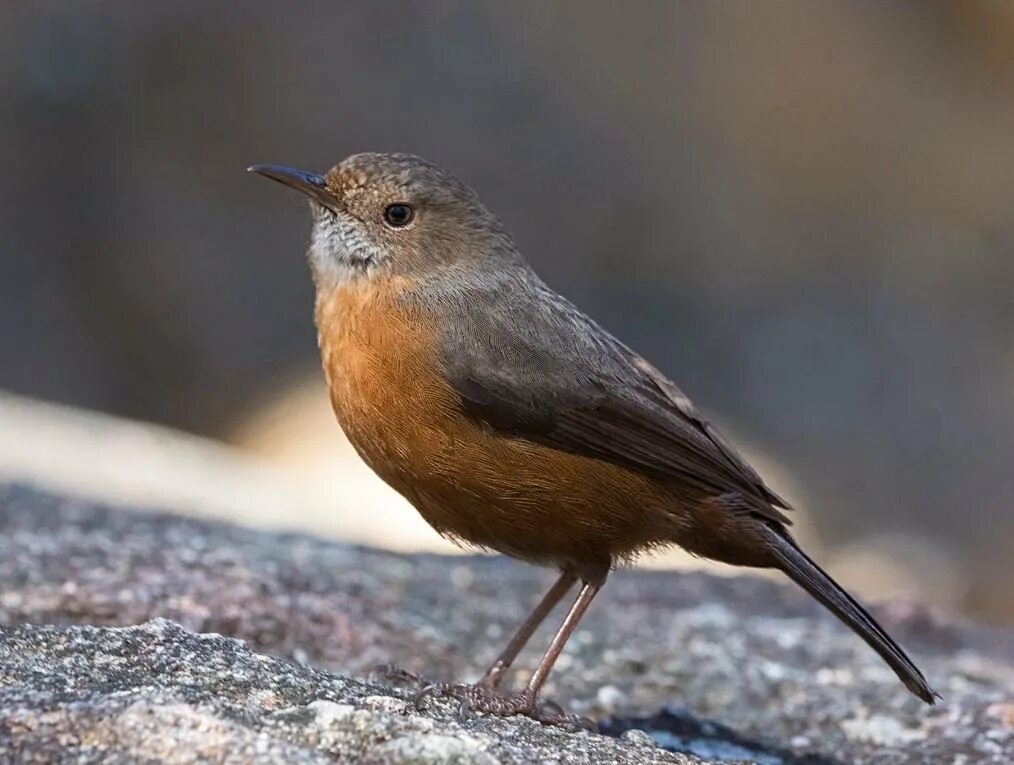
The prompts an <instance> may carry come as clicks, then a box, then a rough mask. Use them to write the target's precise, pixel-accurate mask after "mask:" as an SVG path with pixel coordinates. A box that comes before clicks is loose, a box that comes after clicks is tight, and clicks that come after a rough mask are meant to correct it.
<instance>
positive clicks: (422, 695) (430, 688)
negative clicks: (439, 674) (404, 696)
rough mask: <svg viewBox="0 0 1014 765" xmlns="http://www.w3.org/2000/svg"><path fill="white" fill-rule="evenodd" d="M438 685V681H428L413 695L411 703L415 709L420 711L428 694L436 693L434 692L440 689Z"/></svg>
mask: <svg viewBox="0 0 1014 765" xmlns="http://www.w3.org/2000/svg"><path fill="white" fill-rule="evenodd" d="M440 685H441V684H440V683H430V684H429V685H426V686H423V689H422V690H421V691H419V693H417V694H416V695H415V698H414V699H412V704H413V705H414V706H415V708H416V711H419V712H421V711H422V708H423V704H424V703H425V702H426V699H428V698H429V697H430V696H434V695H436V693H437V692H438V691H440V690H441V688H440Z"/></svg>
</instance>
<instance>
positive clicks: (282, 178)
mask: <svg viewBox="0 0 1014 765" xmlns="http://www.w3.org/2000/svg"><path fill="white" fill-rule="evenodd" d="M246 171H247V172H248V173H257V174H258V175H263V176H264V177H265V178H270V179H271V180H273V181H278V182H279V183H284V184H285V185H286V186H290V187H291V188H294V189H295V190H296V191H301V192H303V193H304V194H306V195H307V196H308V197H310V199H312V200H314V201H315V202H318V203H320V204H322V205H324V207H327V208H328V209H331V210H333V209H335V206H336V205H337V204H338V200H337V199H335V196H334V194H332V193H331V190H330V189H329V188H328V187H327V183H326V182H325V181H324V178H323V176H320V175H316V174H314V173H308V172H306V171H304V170H297V169H296V168H294V167H285V166H284V165H250V167H248V168H247V169H246Z"/></svg>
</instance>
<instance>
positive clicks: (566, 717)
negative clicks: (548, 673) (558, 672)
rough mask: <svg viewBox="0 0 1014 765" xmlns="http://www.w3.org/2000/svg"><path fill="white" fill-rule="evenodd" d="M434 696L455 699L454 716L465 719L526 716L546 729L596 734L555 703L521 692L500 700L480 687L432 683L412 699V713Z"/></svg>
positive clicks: (591, 726)
mask: <svg viewBox="0 0 1014 765" xmlns="http://www.w3.org/2000/svg"><path fill="white" fill-rule="evenodd" d="M437 696H449V697H451V698H455V699H458V700H459V701H460V702H461V704H460V706H459V707H458V714H459V715H460V716H461V717H466V716H467V715H468V714H469V712H481V713H483V714H487V715H495V716H497V717H512V716H514V715H526V716H527V717H531V718H532V719H533V720H537V721H539V722H541V723H544V724H546V725H561V726H567V727H574V728H585V729H587V730H597V727H598V726H596V724H595V723H594V722H593V721H592V720H589V719H588V718H587V717H580V716H579V715H570V714H567V713H566V712H564V711H563V708H562V707H561V706H560V705H559V704H556V703H555V702H551V701H547V702H543V703H541V704H540V703H539V702H538V699H537V697H536V696H535V695H534V694H532V693H530V692H529V691H521V692H520V693H516V694H514V695H513V696H503V695H501V694H499V693H497V692H496V691H495V690H494V689H492V688H490V687H489V686H488V685H485V684H483V683H478V684H475V685H469V684H468V683H433V684H431V685H427V686H426V687H425V688H423V689H422V690H421V691H419V693H418V694H417V695H416V697H415V707H416V709H422V707H423V705H424V704H425V703H426V700H427V699H429V698H433V697H437Z"/></svg>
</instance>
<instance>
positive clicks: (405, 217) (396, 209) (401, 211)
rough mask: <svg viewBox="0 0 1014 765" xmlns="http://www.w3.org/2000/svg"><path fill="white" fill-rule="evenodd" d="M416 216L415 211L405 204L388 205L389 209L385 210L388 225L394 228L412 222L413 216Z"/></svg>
mask: <svg viewBox="0 0 1014 765" xmlns="http://www.w3.org/2000/svg"><path fill="white" fill-rule="evenodd" d="M413 217H415V211H414V210H413V209H412V208H411V207H409V206H408V205H404V204H393V205H388V206H387V209H385V210H384V220H385V221H387V225H388V226H393V227H394V228H402V227H403V226H407V225H408V224H409V223H411V222H412V218H413Z"/></svg>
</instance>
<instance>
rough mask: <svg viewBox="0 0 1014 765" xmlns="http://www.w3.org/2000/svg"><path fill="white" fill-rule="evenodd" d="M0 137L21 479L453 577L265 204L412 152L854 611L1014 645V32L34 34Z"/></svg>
mask: <svg viewBox="0 0 1014 765" xmlns="http://www.w3.org/2000/svg"><path fill="white" fill-rule="evenodd" d="M0 103H2V104H3V106H2V108H0V167H2V168H3V172H2V173H0V243H2V244H0V246H2V251H0V389H3V390H5V391H7V392H8V394H18V396H19V397H17V398H15V397H13V396H11V395H7V396H5V397H4V398H3V399H2V400H0V473H3V474H5V475H7V476H8V477H11V478H14V479H23V478H25V477H29V478H31V479H32V480H37V481H40V482H46V481H51V482H55V483H59V482H60V480H62V479H61V476H63V477H64V478H65V479H66V481H67V482H69V483H70V484H73V485H80V486H86V487H87V488H88V490H89V491H92V492H99V493H101V492H106V491H114V490H115V489H116V487H117V486H119V487H120V488H124V490H125V491H127V493H128V494H129V492H130V490H131V488H133V489H138V486H140V487H141V490H139V492H140V493H136V492H135V494H134V495H131V496H140V497H142V498H143V499H144V500H145V501H146V502H149V503H153V504H168V505H172V504H173V502H174V501H176V504H180V505H185V504H187V503H188V502H191V501H193V497H192V496H190V495H189V494H188V492H192V493H195V494H200V495H201V497H203V500H202V501H204V503H205V504H206V505H207V506H208V507H211V508H214V507H219V508H221V507H229V508H231V511H230V513H227V515H229V517H232V518H234V519H238V520H241V521H244V522H250V523H257V524H264V525H282V526H286V527H290V528H301V529H306V530H311V531H314V532H316V533H325V534H329V535H332V536H338V537H344V538H348V539H355V540H360V541H368V542H371V543H374V544H389V545H392V546H396V547H399V548H401V549H444V548H442V547H440V542H439V540H438V539H436V537H435V535H434V534H433V533H432V532H430V531H429V530H428V529H427V528H426V527H425V526H424V524H422V522H421V521H420V520H418V519H417V518H416V517H415V515H414V513H413V512H412V511H411V510H410V509H408V508H406V507H405V506H404V505H403V504H402V503H400V500H399V499H398V498H397V497H394V496H393V495H392V494H391V493H390V492H389V491H387V490H386V489H385V488H384V487H383V486H382V485H379V484H378V482H377V481H376V480H375V479H373V478H372V476H371V475H370V474H368V473H367V472H365V468H362V467H361V466H360V465H359V463H358V462H357V460H356V458H355V456H354V454H353V453H352V452H351V450H350V448H349V447H348V445H347V444H345V443H344V442H343V440H342V438H341V435H340V433H339V431H338V428H337V426H336V425H335V424H334V422H333V419H332V416H331V414H330V412H329V411H328V405H327V401H326V397H325V392H324V387H323V382H322V380H321V379H320V374H319V371H318V361H317V357H316V346H315V337H314V330H313V327H312V324H311V299H312V298H311V284H310V279H309V276H308V272H307V268H306V264H305V262H304V259H303V254H302V253H303V249H304V247H305V242H306V240H307V236H308V215H307V212H306V209H305V205H304V203H303V202H301V201H300V200H299V199H298V198H297V197H296V195H295V194H290V193H286V192H285V191H284V190H283V189H281V188H279V187H277V186H273V185H271V184H269V183H267V182H265V181H264V180H263V179H260V178H255V177H251V176H247V175H246V174H245V173H244V168H245V167H246V166H247V165H248V164H250V163H253V162H274V163H283V164H291V165H295V166H298V167H304V168H307V169H316V170H324V169H326V168H328V167H329V166H330V165H332V164H334V163H335V162H337V161H338V160H339V159H341V158H342V157H343V156H345V155H347V154H350V153H354V152H357V151H364V150H376V151H409V152H414V153H418V154H422V155H424V156H426V157H428V158H430V159H433V160H435V161H437V162H438V163H440V164H442V165H445V166H447V167H448V168H450V169H452V170H453V171H454V172H456V173H457V174H458V175H460V176H461V177H462V178H464V179H465V180H466V182H468V183H469V184H471V185H472V186H474V187H475V188H477V189H478V190H479V192H480V194H481V196H482V197H483V198H484V200H485V201H486V202H487V204H488V205H489V206H490V207H491V208H493V209H494V210H495V211H496V212H497V213H498V214H499V215H500V217H501V218H502V219H503V220H504V221H505V222H506V224H507V225H508V227H509V228H510V229H511V230H512V231H513V232H514V234H515V238H516V240H517V242H518V244H519V245H520V247H521V248H522V251H523V252H525V253H526V255H527V257H528V258H529V259H530V260H531V261H532V262H533V264H534V265H535V267H536V269H537V270H538V271H539V272H540V273H541V274H542V275H543V277H544V278H545V279H546V280H547V281H548V282H549V283H550V284H551V285H552V286H554V287H556V288H557V289H559V290H560V291H562V292H564V293H565V294H566V295H568V296H569V297H571V298H572V299H574V300H575V302H577V303H578V305H580V306H581V307H583V308H584V309H585V310H587V311H588V312H590V313H591V314H593V315H594V316H595V317H597V318H598V319H599V320H600V321H601V323H602V324H604V325H605V326H606V327H608V328H609V329H611V330H612V331H614V332H615V333H616V334H618V335H619V336H620V337H621V338H622V339H623V340H624V341H626V342H627V343H628V344H630V345H633V346H635V347H636V348H637V349H639V350H640V351H641V352H642V353H643V354H644V355H645V356H647V357H648V358H650V359H651V360H653V361H654V362H655V363H656V364H657V365H658V366H659V367H660V368H661V369H662V370H663V371H665V372H666V373H668V374H670V375H671V376H672V377H674V379H675V380H676V381H677V382H678V383H679V384H680V385H681V386H682V387H683V388H684V390H686V391H687V392H688V393H689V394H690V395H691V396H692V397H694V398H695V400H696V401H697V402H698V403H699V404H700V405H701V406H702V408H703V409H705V410H706V411H707V412H709V413H710V415H711V416H712V417H713V418H714V419H715V420H716V421H718V422H719V423H720V424H721V425H723V426H724V428H725V429H726V430H727V431H729V432H730V434H731V435H732V436H733V437H734V438H735V439H736V440H737V442H738V443H740V444H742V445H743V446H744V447H745V449H746V451H747V452H748V453H749V454H750V456H751V458H753V459H755V460H756V461H757V462H758V464H759V465H760V467H761V468H762V472H763V473H765V475H767V476H768V477H769V478H770V479H771V482H772V483H773V484H774V485H775V486H777V487H778V488H779V489H781V490H783V492H784V493H787V494H788V495H789V496H790V497H791V498H792V499H793V500H795V501H796V503H797V504H798V505H799V506H800V508H801V509H800V513H799V517H800V525H801V534H802V536H804V537H805V541H806V542H808V543H809V544H810V545H811V546H813V547H814V548H815V553H816V555H817V556H818V557H819V558H820V559H821V560H823V561H825V562H827V563H828V565H829V567H830V568H831V570H832V571H833V572H835V573H836V574H837V575H838V576H840V577H841V578H842V580H843V581H844V582H845V583H847V584H849V585H851V586H853V587H856V588H858V589H859V590H860V591H861V592H862V593H864V594H865V595H867V596H871V597H883V596H888V595H904V596H907V597H911V598H915V599H918V600H922V601H925V602H929V603H933V604H938V605H940V606H943V607H946V608H949V609H959V610H962V611H964V612H965V613H968V614H970V615H973V616H975V617H976V618H981V619H987V620H991V621H996V622H1012V621H1014V564H1012V555H1014V553H1012V548H1014V3H1009V2H1006V1H1005V0H968V1H966V2H962V3H952V2H945V1H944V0H940V1H939V2H909V3H890V4H887V3H874V2H854V3H810V2H783V3H778V4H765V5H764V6H763V7H761V6H757V5H754V4H748V3H733V2H717V3H716V2H681V3H673V2H671V1H670V0H660V1H659V2H641V3H637V4H634V5H631V4H614V3H608V2H604V1H602V2H599V1H595V2H589V0H581V1H580V2H577V1H575V2H554V3H515V2H501V3H486V2H468V3H451V2H428V3H417V4H408V3H406V4H389V3H387V4H380V5H377V4H369V5H367V4H360V3H333V2H318V3H298V4H297V3H280V2H267V0H262V1H259V2H257V1H251V2H244V3H242V4H236V3H232V2H207V1H206V0H202V1H201V2H197V1H196V0H177V2H173V3H162V4H156V3H127V2H122V1H121V2H114V1H110V2H101V1H100V0H96V1H95V2H90V3H66V2H33V3H3V4H0ZM23 397H30V398H23ZM33 399H37V400H46V401H52V402H58V403H61V404H66V405H73V406H74V407H81V408H85V409H89V410H96V411H98V412H102V413H107V414H111V415H117V416H119V417H123V418H129V419H131V420H141V421H146V422H151V423H157V424H159V425H162V426H168V427H171V428H173V429H176V430H179V431H186V432H188V433H190V434H192V436H186V435H179V434H176V433H173V432H171V431H168V430H162V429H160V428H149V427H147V426H140V425H132V424H129V423H125V422H121V421H119V420H106V419H104V418H96V417H94V416H91V415H87V416H86V415H82V414H81V413H80V412H78V411H76V410H70V409H62V408H52V407H46V406H42V405H37V404H35V403H34V402H33V401H32V400H33ZM223 445H225V446H223ZM156 447H157V448H156ZM163 447H164V448H165V449H166V450H167V451H159V449H162V448H163ZM153 449H154V451H152V450H153ZM170 453H171V454H175V455H177V457H175V458H169V457H166V456H165V455H166V454H170ZM179 454H187V455H189V456H188V457H187V458H186V459H180V458H179V457H178V455H179ZM4 466H6V467H4ZM68 476H69V477H68ZM197 486H202V487H204V488H203V489H201V490H198V489H196V488H194V487H197ZM145 487H147V490H148V493H147V494H146V493H145V492H144V491H143V489H145ZM152 487H155V488H154V489H153V488H152ZM159 492H161V493H159ZM174 492H175V493H174ZM212 495H214V496H212ZM177 500H178V501H177ZM682 562H683V561H682V559H681V558H679V556H678V555H674V556H669V557H666V558H663V559H662V560H661V561H656V563H657V564H661V565H670V564H680V563H682Z"/></svg>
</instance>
